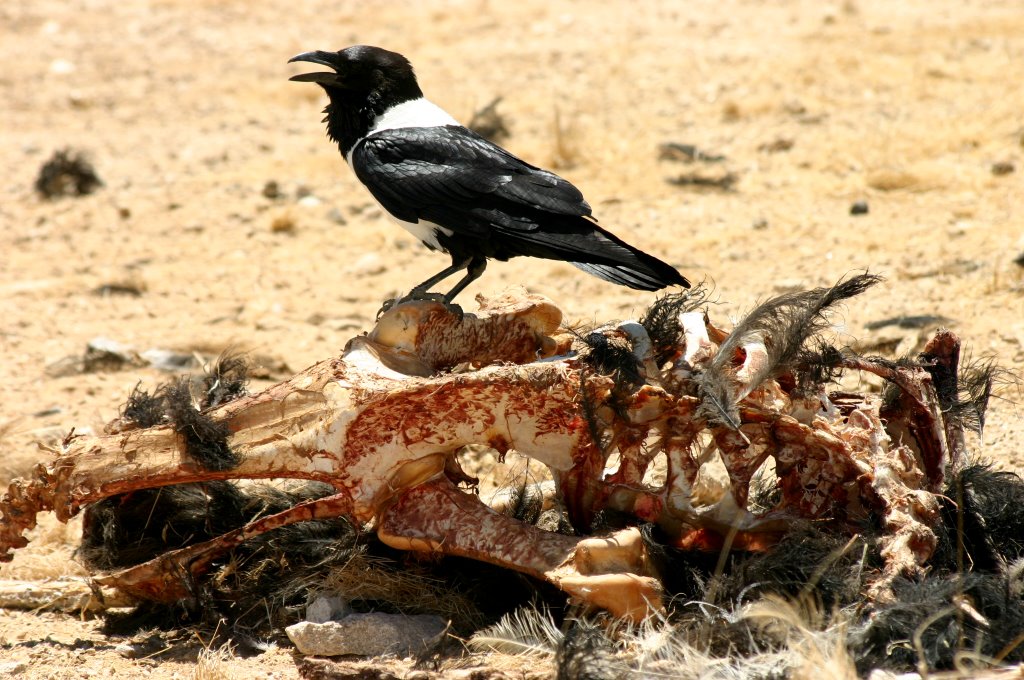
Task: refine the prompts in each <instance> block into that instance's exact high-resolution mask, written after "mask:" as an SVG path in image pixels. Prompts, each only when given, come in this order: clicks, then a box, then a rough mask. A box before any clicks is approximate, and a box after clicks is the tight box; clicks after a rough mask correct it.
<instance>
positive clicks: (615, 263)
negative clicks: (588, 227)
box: [570, 224, 690, 290]
mask: <svg viewBox="0 0 1024 680" xmlns="http://www.w3.org/2000/svg"><path fill="white" fill-rule="evenodd" d="M593 229H594V234H593V236H594V238H593V242H595V245H596V244H600V246H601V247H599V248H595V251H598V252H599V253H600V254H601V255H607V256H608V259H604V258H600V259H598V261H596V262H595V261H594V260H590V261H589V262H577V261H573V260H570V262H572V264H573V265H574V266H576V267H578V268H580V269H582V270H583V271H585V272H587V273H588V274H593V275H594V276H596V277H598V278H599V279H604V280H605V281H609V282H611V283H617V284H619V285H620V286H626V287H628V288H634V289H636V290H661V289H662V288H665V287H666V286H682V287H683V288H689V287H690V282H689V281H687V280H686V277H685V276H683V275H682V274H680V273H679V272H678V271H677V270H676V268H675V267H673V266H672V265H670V264H667V263H665V262H662V261H661V260H659V259H658V258H656V257H653V256H652V255H648V254H647V253H645V252H644V251H642V250H640V249H639V248H635V247H633V246H631V245H629V244H628V243H626V242H625V241H623V240H622V239H620V238H619V237H617V236H615V234H612V233H610V232H607V231H605V230H604V229H602V228H600V227H598V226H597V225H596V224H595V225H593ZM600 251H603V252H600ZM595 254H597V253H595ZM588 259H589V258H588Z"/></svg>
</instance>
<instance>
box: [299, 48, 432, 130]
mask: <svg viewBox="0 0 1024 680" xmlns="http://www.w3.org/2000/svg"><path fill="white" fill-rule="evenodd" d="M288 61H289V62H292V61H309V62H312V63H314V64H321V65H323V66H327V67H330V68H331V69H333V71H320V72H316V73H301V74H299V75H296V76H292V77H291V78H290V79H289V80H295V81H298V82H303V83H317V84H318V85H320V86H321V87H323V88H324V90H325V91H326V92H327V95H328V96H329V97H330V98H331V103H332V104H333V105H335V106H345V107H351V108H355V109H360V108H364V107H366V108H369V109H370V110H372V111H373V113H374V114H376V115H380V114H381V113H383V112H384V111H385V110H386V109H388V108H389V107H391V106H394V105H395V104H401V103H402V102H406V101H409V100H412V99H418V98H419V97H422V96H423V92H422V91H421V90H420V86H419V85H418V84H417V83H416V74H415V73H413V70H412V64H410V63H409V60H408V59H406V58H405V57H403V56H402V55H401V54H398V53H397V52H389V51H388V50H385V49H381V48H380V47H370V46H369V45H353V46H352V47H346V48H345V49H343V50H339V51H337V52H325V51H323V50H314V51H313V52H303V53H302V54H298V55H295V56H294V57H292V58H291V59H289V60H288Z"/></svg>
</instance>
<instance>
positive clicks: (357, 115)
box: [289, 45, 690, 308]
mask: <svg viewBox="0 0 1024 680" xmlns="http://www.w3.org/2000/svg"><path fill="white" fill-rule="evenodd" d="M289 61H290V62H292V61H306V62H312V63H314V64H320V65H322V66H327V67H328V68H330V69H331V70H330V71H327V72H316V73H303V74H300V75H296V76H292V78H291V80H295V81H299V82H307V83H308V82H311V83H316V84H318V85H320V86H321V87H322V88H323V89H324V90H325V91H326V92H327V97H328V99H329V100H330V101H329V103H328V105H327V108H326V109H324V113H326V114H327V115H326V117H325V118H324V122H326V123H327V135H328V137H330V138H331V139H332V140H333V141H335V142H337V144H338V148H339V149H340V150H341V154H342V155H343V156H344V157H345V160H346V161H347V162H348V164H349V165H350V166H351V167H352V169H353V170H354V171H355V173H356V177H358V178H359V180H360V181H361V182H362V183H363V184H364V185H365V186H366V188H367V189H369V191H370V193H371V194H373V197H374V198H375V199H376V200H377V202H378V203H380V205H381V207H383V208H384V210H385V211H386V212H387V213H388V214H390V215H391V216H392V217H393V218H395V219H396V220H398V222H399V223H400V224H401V225H402V226H403V227H405V228H406V229H407V230H408V231H409V232H411V233H412V234H413V235H414V236H415V237H416V238H418V239H419V240H420V241H422V242H423V243H424V245H426V246H427V247H428V248H430V249H431V250H441V251H443V252H445V253H448V254H449V255H451V258H452V264H451V266H450V267H447V268H445V269H444V270H442V271H441V272H439V273H438V274H436V275H434V276H431V277H430V278H429V279H427V280H426V281H424V282H423V283H421V284H420V285H418V286H416V287H415V288H413V289H412V291H411V293H410V294H409V295H408V296H407V297H406V298H403V299H433V300H440V301H443V302H445V303H450V302H451V301H452V299H453V298H454V297H455V296H456V295H457V294H458V293H459V292H460V291H461V290H462V289H464V288H465V287H466V286H467V285H469V284H470V283H471V282H472V281H473V280H475V279H476V278H477V277H479V276H480V275H481V274H482V273H483V271H484V269H485V267H486V266H487V259H488V258H493V259H495V260H503V261H504V260H508V259H509V258H510V257H516V256H519V255H529V256H532V257H542V258H547V259H550V260H564V261H566V262H569V263H570V264H573V265H575V266H576V267H579V268H580V269H582V270H583V271H585V272H589V273H590V274H593V275H594V276H597V277H599V278H602V279H604V280H605V281H610V282H612V283H617V284H619V285H622V286H628V287H630V288H636V289H638V290H659V289H661V288H665V287H666V286H672V285H678V286H684V287H687V288H689V286H690V283H689V281H687V280H686V279H685V278H684V277H683V276H682V275H681V274H680V273H679V272H678V271H676V270H675V269H674V268H673V267H671V266H670V265H668V264H665V263H664V262H662V261H661V260H659V259H657V258H655V257H652V256H650V255H648V254H647V253H644V252H642V251H640V250H638V249H637V248H634V247H633V246H631V245H629V244H628V243H625V242H624V241H622V240H621V239H619V238H617V237H616V236H614V235H613V234H611V233H609V232H608V231H605V230H604V229H602V228H601V227H599V226H598V225H597V224H596V222H595V220H594V219H593V218H592V217H591V209H590V205H588V204H587V202H586V201H585V200H584V199H583V195H582V194H581V193H580V191H579V189H577V188H576V187H574V186H573V185H572V184H570V183H569V182H567V181H566V180H564V179H562V178H561V177H559V176H558V175H555V174H554V173H551V172H548V171H547V170H542V169H540V168H538V167H535V166H533V165H530V164H529V163H526V162H524V161H522V160H520V159H519V158H517V157H515V156H514V155H512V154H511V153H509V152H508V151H506V150H505V149H502V148H501V147H499V146H497V145H495V144H493V143H491V142H490V141H488V140H486V139H484V138H483V137H481V136H480V135H478V134H476V133H475V132H473V131H471V130H469V129H468V128H466V127H463V126H462V125H460V124H459V123H458V122H457V121H456V120H455V119H454V118H452V117H451V116H450V115H448V113H446V112H445V111H444V110H443V109H441V108H440V107H439V106H437V105H436V104H433V103H432V102H430V101H429V100H427V99H426V98H424V96H423V92H422V91H421V90H420V87H419V85H418V84H417V82H416V75H415V74H414V73H413V69H412V65H411V64H410V63H409V61H408V60H407V59H406V58H405V57H403V56H402V55H401V54H398V53H396V52H389V51H388V50H385V49H381V48H379V47H370V46H367V45H355V46H352V47H346V48H345V49H343V50H339V51H338V52H326V51H322V50H316V51H313V52H304V53H302V54H299V55H296V56H294V57H292V58H291V59H289ZM463 269H465V270H466V274H465V276H464V277H463V278H462V279H461V280H460V281H459V282H458V283H456V284H455V286H454V287H453V288H452V289H451V290H450V291H448V293H446V294H444V295H439V294H436V293H435V294H432V293H430V292H429V291H430V288H431V287H432V286H434V285H436V284H437V283H439V282H440V281H442V280H444V279H446V278H448V277H449V276H451V275H452V274H455V273H456V272H459V271H461V270H463ZM387 306H390V305H386V307H385V308H387Z"/></svg>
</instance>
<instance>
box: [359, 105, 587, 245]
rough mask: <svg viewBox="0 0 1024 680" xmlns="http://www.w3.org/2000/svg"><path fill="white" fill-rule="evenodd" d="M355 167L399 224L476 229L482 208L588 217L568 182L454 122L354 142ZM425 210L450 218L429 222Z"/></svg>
mask: <svg viewBox="0 0 1024 680" xmlns="http://www.w3.org/2000/svg"><path fill="white" fill-rule="evenodd" d="M352 166H353V168H354V169H355V172H356V176H358V177H359V179H360V180H361V181H362V182H363V184H365V185H366V187H367V188H368V189H369V190H370V192H371V193H373V195H374V198H376V199H377V200H378V201H380V204H381V205H382V206H384V208H385V209H387V210H388V212H390V213H391V214H393V215H394V216H395V217H397V218H398V219H401V220H406V221H409V222H412V221H416V220H417V219H421V218H422V219H429V220H430V221H431V222H435V223H437V224H441V225H442V226H445V227H448V228H449V229H452V230H454V231H457V232H458V231H462V230H463V229H465V230H466V231H468V232H470V233H473V232H476V231H477V229H476V228H475V226H476V225H475V222H476V221H477V220H478V219H479V218H478V217H477V216H476V215H475V213H474V211H475V210H478V209H479V208H480V207H481V206H482V205H487V206H493V207H498V206H501V207H505V208H509V209H511V210H512V212H519V211H521V210H522V209H523V208H530V209H533V210H539V211H543V212H550V213H555V214H561V215H575V216H583V215H590V212H591V211H590V206H589V205H587V202H586V201H585V200H583V194H581V193H580V191H579V189H577V188H576V187H574V186H573V185H572V184H570V183H569V182H567V181H566V180H564V179H562V178H561V177H559V176H558V175H555V174H554V173H551V172H548V171H546V170H541V169H540V168H537V167H535V166H532V165H530V164H529V163H526V162H524V161H522V160H520V159H518V158H516V157H515V156H513V155H512V154H510V153H509V152H507V151H505V150H504V149H502V148H501V147H499V146H496V145H494V144H492V143H491V142H489V141H487V140H486V139H484V138H483V137H480V136H479V135H477V134H476V133H474V132H472V131H470V130H468V129H466V128H463V127H459V126H455V125H449V126H443V127H424V128H400V129H396V130H384V131H382V132H378V133H376V134H373V135H370V136H369V137H366V138H365V139H364V140H363V141H361V142H360V143H359V144H357V145H356V147H355V149H354V151H353V154H352ZM427 213H430V215H431V217H435V218H436V217H444V218H447V219H446V220H444V221H438V220H435V219H431V217H428V216H427Z"/></svg>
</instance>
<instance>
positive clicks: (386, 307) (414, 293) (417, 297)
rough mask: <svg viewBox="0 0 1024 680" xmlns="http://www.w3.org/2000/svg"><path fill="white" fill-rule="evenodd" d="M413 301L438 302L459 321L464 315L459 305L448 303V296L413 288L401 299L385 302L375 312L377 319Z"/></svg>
mask: <svg viewBox="0 0 1024 680" xmlns="http://www.w3.org/2000/svg"><path fill="white" fill-rule="evenodd" d="M414 301H417V302H440V303H441V304H442V305H444V306H445V308H446V309H447V310H448V311H449V312H451V313H453V314H455V315H457V316H458V317H459V320H460V321H461V320H462V317H463V316H464V314H465V313H464V312H463V311H462V307H460V306H459V305H457V304H455V303H454V302H450V301H449V298H448V296H447V295H445V294H444V293H431V292H430V291H427V290H421V289H417V288H413V289H412V290H411V291H410V292H409V294H408V295H404V296H402V297H398V298H391V299H389V300H385V301H384V304H382V305H381V307H380V309H379V310H377V319H380V317H381V316H382V315H383V314H384V313H385V312H389V311H391V310H392V309H394V308H395V307H397V306H399V305H401V304H404V303H406V302H414Z"/></svg>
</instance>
